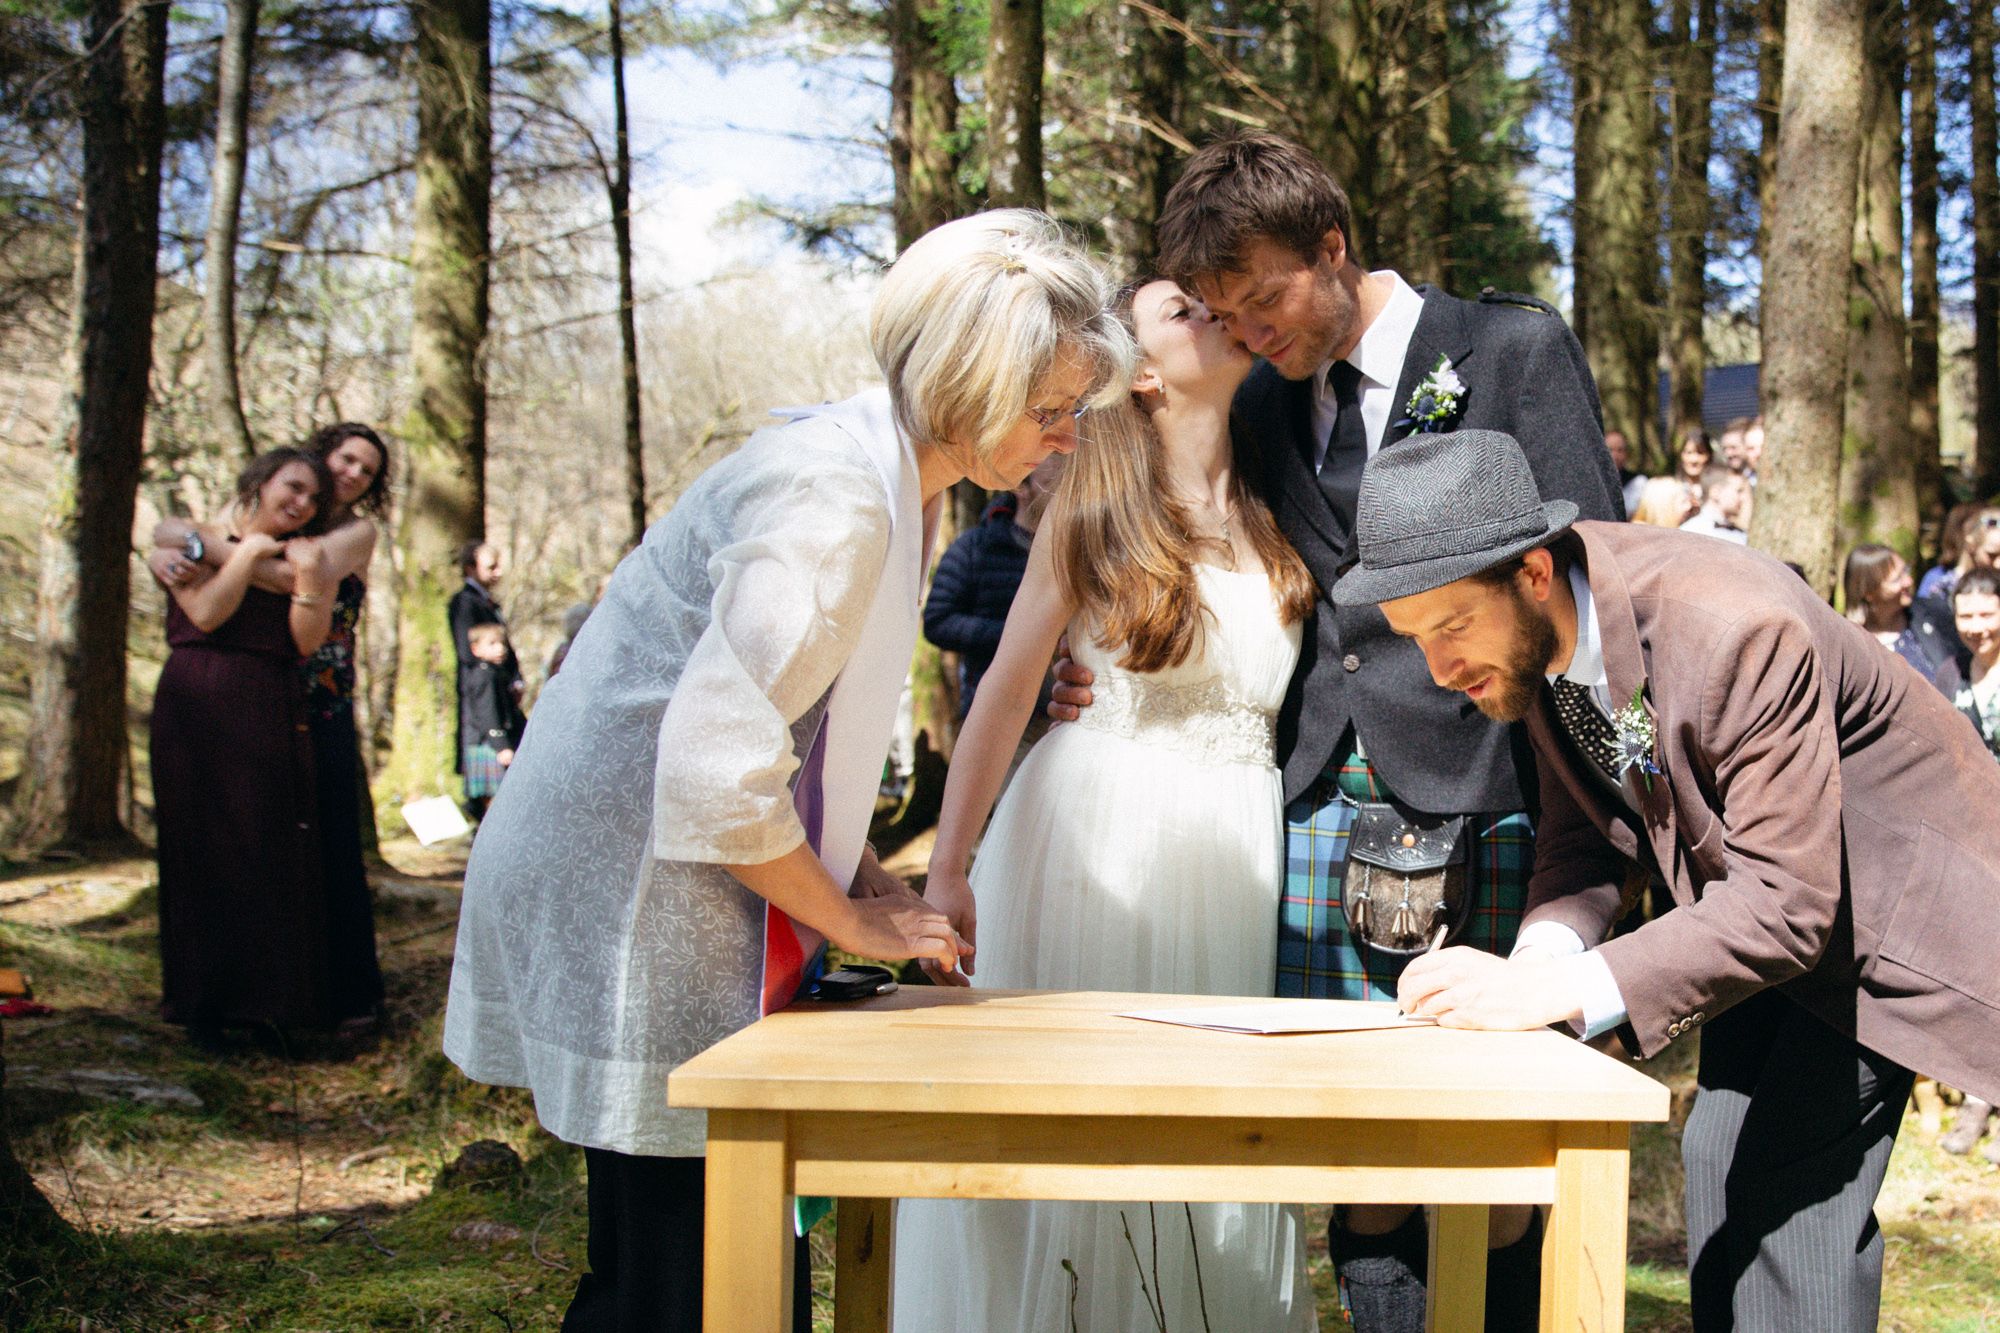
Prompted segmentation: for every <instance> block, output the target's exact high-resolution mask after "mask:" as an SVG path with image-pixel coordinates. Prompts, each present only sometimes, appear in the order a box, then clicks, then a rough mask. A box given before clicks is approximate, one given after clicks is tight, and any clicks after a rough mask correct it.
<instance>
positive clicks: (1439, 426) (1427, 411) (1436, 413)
mask: <svg viewBox="0 0 2000 1333" xmlns="http://www.w3.org/2000/svg"><path fill="white" fill-rule="evenodd" d="M1464 396H1465V381H1464V380H1462V379H1460V378H1459V377H1458V372H1457V371H1456V370H1453V369H1452V368H1451V358H1450V357H1448V356H1441V357H1439V358H1438V363H1437V365H1436V366H1434V367H1433V368H1432V369H1431V373H1430V374H1428V375H1426V376H1424V378H1423V380H1422V382H1421V383H1419V384H1418V385H1417V387H1416V389H1415V391H1414V392H1412V393H1411V394H1410V401H1409V403H1408V404H1407V405H1405V406H1404V408H1403V410H1404V411H1405V412H1407V413H1409V415H1408V416H1407V417H1405V418H1403V422H1402V423H1401V424H1406V425H1413V426H1415V427H1416V429H1417V433H1418V434H1420V435H1429V434H1433V433H1435V432H1437V431H1441V430H1443V429H1445V427H1446V426H1447V425H1449V424H1450V422H1451V419H1452V418H1453V417H1455V416H1457V415H1458V400H1459V399H1460V398H1462V397H1464Z"/></svg>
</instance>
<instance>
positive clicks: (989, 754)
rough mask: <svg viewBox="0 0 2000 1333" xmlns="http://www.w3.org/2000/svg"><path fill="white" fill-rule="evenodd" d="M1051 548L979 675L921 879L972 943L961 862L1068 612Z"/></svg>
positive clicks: (996, 790)
mask: <svg viewBox="0 0 2000 1333" xmlns="http://www.w3.org/2000/svg"><path fill="white" fill-rule="evenodd" d="M1048 550H1049V547H1048V545H1047V543H1037V544H1036V545H1035V547H1034V549H1033V550H1032V551H1031V552H1030V553H1029V556H1028V572H1027V574H1026V575H1025V576H1024V577H1023V578H1022V580H1021V589H1020V591H1019V592H1017V593H1016V594H1015V595H1014V607H1013V610H1012V611H1010V612H1009V613H1008V616H1007V628H1006V631H1005V632H1004V633H1003V634H1002V635H1001V637H1000V651H999V652H998V653H996V654H995V655H994V658H993V665H992V666H990V667H988V668H987V669H986V674H985V675H984V676H982V677H980V680H979V693H978V695H977V696H976V697H975V698H974V699H973V701H972V713H971V715H970V716H968V717H967V718H966V720H965V729H964V730H963V731H961V732H960V733H959V736H958V744H957V746H956V747H955V748H954V749H953V751H952V763H951V776H950V778H949V779H947V781H946V782H945V788H944V809H943V811H942V812H941V813H940V814H939V816H938V835H937V845H936V846H935V848H934V849H933V850H932V852H931V862H930V877H929V879H928V881H927V882H926V884H925V886H924V896H925V897H926V898H928V899H930V900H931V901H932V902H935V903H937V904H938V905H939V906H941V907H943V908H944V910H945V911H946V912H947V913H948V914H949V915H950V917H951V920H952V924H953V926H955V927H956V928H957V930H958V933H959V934H961V935H963V936H964V937H965V938H966V939H967V940H969V941H972V942H973V943H974V944H975V945H976V944H977V943H978V936H977V933H976V928H977V914H976V910H975V905H974V903H973V900H972V888H971V885H970V884H969V883H967V881H966V877H965V874H966V862H967V861H969V860H970V859H971V856H972V842H973V839H975V838H977V837H978V836H979V830H980V829H982V828H984V827H985V825H986V816H987V815H988V814H989V813H990V812H991V811H992V809H993V802H994V801H996V800H998V799H999V796H1000V784H1001V782H1002V780H1003V779H1005V777H1006V776H1007V763H1008V761H1009V760H1010V759H1011V758H1012V757H1013V754H1014V748H1015V746H1017V745H1019V744H1020V741H1021V733H1022V731H1023V730H1024V729H1025V728H1026V727H1027V725H1028V719H1029V718H1030V717H1031V716H1032V715H1033V714H1034V711H1035V700H1036V698H1037V696H1038V695H1039V694H1040V692H1041V687H1042V677H1043V676H1044V675H1045V674H1047V672H1048V669H1049V658H1050V657H1051V656H1052V655H1053V654H1054V652H1055V646H1056V640H1057V639H1058V638H1060V637H1061V636H1062V631H1063V626H1064V625H1065V624H1067V623H1068V621H1069V617H1070V607H1069V605H1068V603H1067V602H1066V601H1065V600H1064V598H1063V596H1062V592H1061V589H1060V588H1059V587H1058V586H1057V584H1056V578H1055V568H1054V561H1053V560H1052V558H1051V557H1050V556H1049V554H1048Z"/></svg>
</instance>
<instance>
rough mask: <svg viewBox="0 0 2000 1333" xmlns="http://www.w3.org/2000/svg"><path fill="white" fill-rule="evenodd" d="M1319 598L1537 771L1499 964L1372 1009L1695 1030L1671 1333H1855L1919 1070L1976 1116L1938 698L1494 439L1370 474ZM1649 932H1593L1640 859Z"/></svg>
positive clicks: (1978, 1020) (1424, 452)
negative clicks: (1556, 482)
mask: <svg viewBox="0 0 2000 1333" xmlns="http://www.w3.org/2000/svg"><path fill="white" fill-rule="evenodd" d="M1360 499H1361V503H1360V514H1361V519H1360V524H1359V527H1358V530H1357V539H1358V550H1359V557H1360V558H1359V561H1358V563H1357V564H1356V565H1355V566H1354V568H1353V569H1351V570H1349V571H1348V572H1347V574H1346V575H1344V576H1343V577H1342V578H1341V580H1340V581H1339V583H1337V584H1336V585H1335V586H1334V589H1333V595H1334V597H1335V599H1336V600H1337V601H1338V602H1340V603H1341V604H1342V605H1348V604H1357V603H1366V604H1379V605H1380V607H1381V609H1382V612H1383V614H1384V616H1385V617H1386V619H1387V621H1388V623H1389V625H1390V627H1391V628H1392V629H1393V630H1394V631H1395V632H1396V633H1397V634H1399V635H1401V636H1403V637H1404V638H1406V639H1407V640H1409V641H1410V642H1411V643H1412V644H1414V646H1415V647H1416V648H1417V649H1418V650H1419V651H1421V652H1422V654H1423V656H1424V659H1425V661H1426V663H1427V664H1428V667H1429V670H1430V673H1431V675H1432V677H1433V678H1434V679H1435V680H1436V682H1437V684H1438V685H1439V686H1440V687H1442V688H1445V689H1450V690H1456V691H1460V692H1462V693H1463V694H1464V695H1465V697H1467V698H1468V699H1470V700H1471V701H1472V703H1473V704H1474V705H1475V706H1476V707H1477V708H1478V709H1479V711H1480V712H1481V713H1483V714H1485V715H1486V716H1488V717H1491V718H1494V719H1496V720H1498V721H1506V722H1511V721H1516V720H1522V721H1525V723H1526V725H1527V732H1528V736H1529V738H1530V740H1531V742H1532V743H1533V746H1534V755H1535V760H1536V763H1537V766H1538V768H1539V771H1540V774H1541V783H1540V793H1541V810H1540V823H1539V827H1538V829H1537V837H1536V848H1535V866H1534V875H1533V878H1532V880H1531V881H1530V885H1529V892H1528V908H1527V914H1526V916H1525V918H1524V923H1523V926H1522V929H1521V934H1520V938H1519V941H1518V943H1517V945H1516V946H1515V949H1514V951H1513V953H1512V956H1511V957H1509V958H1507V959H1501V958H1499V957H1496V956H1494V955H1492V954H1487V953H1482V952H1479V951H1477V950H1472V949H1463V948H1450V949H1444V950H1442V951H1439V952H1437V953H1434V954H1431V955H1429V956H1427V957H1422V958H1419V959H1417V960H1415V961H1414V962H1413V963H1411V965H1410V966H1409V967H1408V968H1407V969H1406V970H1405V971H1404V973H1403V976H1402V980H1401V983H1400V994H1399V997H1398V998H1399V1002H1400V1003H1401V1005H1402V1006H1403V1008H1405V1009H1406V1010H1408V1011H1410V1012H1412V1013H1416V1014H1424V1015H1429V1016H1431V1017H1434V1018H1436V1019H1437V1020H1438V1021H1439V1022H1441V1023H1443V1024H1445V1025H1447V1026H1452V1027H1471V1028H1490V1029H1528V1028H1535V1027H1540V1026H1542V1025H1544V1024H1548V1023H1559V1022H1567V1023H1570V1024H1571V1025H1572V1026H1574V1027H1576V1028H1577V1029H1578V1030H1579V1031H1580V1032H1582V1033H1583V1034H1585V1035H1595V1034H1598V1033H1601V1032H1606V1031H1610V1030H1613V1029H1617V1030H1618V1031H1619V1032H1620V1033H1621V1035H1622V1036H1623V1038H1624V1040H1625V1042H1626V1043H1627V1045H1628V1046H1631V1047H1632V1048H1633V1049H1635V1050H1637V1051H1638V1052H1639V1053H1640V1054H1641V1055H1644V1056H1652V1055H1654V1054H1657V1053H1658V1052H1659V1051H1661V1050H1663V1049H1665V1048H1666V1047H1667V1046H1669V1045H1671V1044H1672V1043H1673V1042H1675V1041H1678V1040H1680V1039H1682V1038H1683V1037H1688V1036H1691V1035H1692V1034H1694V1033H1695V1032H1697V1031H1699V1032H1701V1033H1702V1038H1701V1044H1700V1072H1699V1075H1698V1093H1697V1096H1696V1099H1695V1103H1694V1107H1693V1110H1692V1112H1691V1113H1690V1115H1689V1117H1688V1122H1687V1127H1686V1130H1685V1132H1684V1134H1683V1136H1682V1142H1681V1153H1682V1158H1683V1161H1684V1163H1685V1165H1686V1173H1687V1174H1686V1188H1687V1219H1688V1259H1689V1265H1690V1275H1691V1294H1692V1304H1693V1316H1694V1327H1695V1329H1696V1330H1697V1331H1698V1333H1706V1331H1707V1330H1721V1329H1806V1328H1810V1329H1815V1330H1818V1329H1836V1330H1847V1329H1852V1330H1865V1329H1873V1328H1874V1327H1875V1326H1876V1322H1877V1316H1878V1313H1879V1308H1880V1303H1881V1274H1882V1236H1881V1232H1880V1230H1879V1228H1878V1227H1877V1225H1876V1222H1875V1218H1874V1215H1873V1207H1874V1201H1875V1196H1876V1194H1877V1192H1878V1190H1879V1189H1880V1187H1881V1184H1882V1179H1883V1175H1884V1172H1885V1171H1886V1170H1887V1167H1888V1160H1889V1153H1890V1150H1891V1148H1892V1147H1893V1146H1894V1142H1895V1137H1896V1130H1897V1128H1898V1126H1899V1125H1900V1123H1901V1118H1902V1108H1903V1106H1904V1104H1905V1103H1906V1102H1907V1100H1908V1098H1909V1094H1910V1086H1911V1082H1912V1079H1913V1071H1922V1072H1924V1073H1926V1074H1931V1075H1934V1076H1936V1077H1937V1078H1938V1079H1940V1080H1942V1081H1946V1082H1950V1083H1952V1084H1954V1085H1956V1086H1958V1087H1962V1088H1964V1089H1966V1090H1967V1092H1968V1093H1969V1094H1971V1095H1975V1096H1979V1097H1982V1098H1987V1099H1991V1098H1993V1097H1994V1096H1995V1095H1996V1094H2000V985H1996V983H1995V979H1994V978H1995V971H1994V966H1993V947H1992V929H1991V926H1992V923H1993V922H1994V921H1995V920H1996V919H2000V824H1996V822H1995V821H1994V819H1993V817H1992V811H1993V810H1994V809H1996V808H2000V769H1996V768H1995V767H1994V765H1993V763H1992V760H1991V757H1990V756H1989V755H1988V754H1987V753H1986V751H1985V748H1984V746H1983V744H1982V742H1981V740H1980V738H1979V736H1978V735H1977V734H1976V732H1975V731H1974V730H1973V728H1971V727H1969V726H1967V725H1966V724H1965V720H1964V718H1962V717H1961V716H1959V715H1958V714H1957V713H1956V712H1955V711H1954V710H1953V708H1952V706H1951V704H1950V701H1949V700H1947V699H1946V698H1945V697H1944V696H1943V695H1942V694H1940V693H1938V691H1936V690H1935V689H1932V688H1930V687H1929V685H1928V683H1927V682H1926V681H1925V680H1924V679H1923V678H1922V677H1921V676H1919V675H1918V674H1917V673H1916V672H1915V671H1913V670H1911V669H1910V667H1909V666H1908V665H1907V664H1905V663H1904V662H1902V661H1901V659H1899V658H1897V657H1896V656H1894V655H1893V654H1890V653H1884V652H1883V651H1882V650H1881V647H1880V646H1879V645H1878V644H1876V643H1875V642H1874V641H1873V639H1872V638H1871V636H1869V635H1868V634H1867V633H1866V632H1864V631H1862V630H1860V629H1859V627H1857V626H1856V625H1854V624H1852V623H1851V622H1849V621H1848V620H1846V619H1844V618H1843V617H1841V616H1839V615H1837V614H1835V612H1834V611H1833V609H1832V608H1831V607H1829V606H1828V605H1827V604H1826V603H1825V602H1823V601H1821V600H1820V599H1819V598H1818V597H1817V596H1815V595H1814V594H1813V592H1812V590H1811V588H1810V587H1808V586H1807V585H1806V583H1805V582H1804V581H1802V580H1801V579H1799V578H1798V577H1797V576H1796V575H1795V574H1794V573H1793V572H1792V571H1791V570H1789V569H1787V568H1786V567H1785V566H1783V565H1781V564H1779V563H1778V562H1777V561H1775V560H1772V559H1770V558H1768V557H1766V556H1764V555H1761V554H1758V553H1757V552H1754V551H1750V550H1747V549H1744V548H1741V547H1736V546H1731V545H1727V544H1724V543H1720V542H1714V541H1709V540H1707V539H1705V538H1703V537H1700V536H1698V535H1690V534H1687V533H1681V532H1675V531H1671V530H1661V529H1655V528H1646V527H1636V526H1630V525H1627V524H1622V523H1602V522H1578V521H1577V515H1576V509H1575V506H1573V505H1571V504H1568V503H1565V502H1562V501H1545V500H1543V499H1542V497H1541V495H1540V493H1539V491H1538V488H1537V486H1536V484H1535V479H1534V476H1533V474H1532V472H1531V471H1530V469H1529V466H1528V463H1527V460H1526V458H1525V457H1524V455H1523V453H1522V451H1521V448H1520V446H1519V445H1517V444H1516V443H1515V442H1514V441H1513V440H1512V439H1511V438H1509V437H1508V436H1506V435H1503V434H1499V433H1495V432H1489V431H1461V432H1457V433H1455V434H1441V435H1434V436H1428V437H1426V438H1424V439H1422V440H1420V441H1412V442H1410V443H1408V444H1405V445H1403V446H1402V447H1400V448H1397V449H1394V450H1388V451H1385V452H1384V453H1383V454H1381V455H1380V456H1379V457H1377V458H1376V459H1374V460H1372V461H1371V462H1370V463H1369V464H1368V466H1367V469H1366V471H1365V472H1364V473H1363V476H1362V481H1361V496H1360ZM1635 865H1636V866H1639V867H1643V868H1647V869H1651V870H1654V871H1656V872H1657V873H1658V874H1659V875H1660V876H1661V877H1662V878H1663V879H1664V881H1665V883H1666V885H1667V887H1668V890H1669V891H1670V892H1671V894H1672V896H1673V900H1674V904H1675V907H1674V910H1673V911H1670V912H1667V913H1665V914H1663V915H1661V916H1659V917H1656V918H1655V919H1653V920H1651V921H1648V922H1646V923H1645V924H1643V925H1641V926H1640V927H1639V928H1638V929H1637V930H1635V931H1632V932H1631V933H1629V934H1627V935H1624V936H1621V937H1619V938H1616V939H1609V938H1607V936H1608V935H1609V933H1610V930H1611V926H1612V923H1613V922H1614V920H1615V919H1616V918H1617V916H1618V914H1619V906H1620V887H1621V885H1622V884H1624V883H1625V882H1626V881H1627V878H1628V876H1629V873H1630V871H1631V869H1632V868H1633V867H1634V866H1635Z"/></svg>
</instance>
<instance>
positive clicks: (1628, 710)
mask: <svg viewBox="0 0 2000 1333" xmlns="http://www.w3.org/2000/svg"><path fill="white" fill-rule="evenodd" d="M1645 696H1646V685H1645V682H1643V681H1641V682H1640V684H1639V688H1637V689H1635V690H1633V691H1632V702H1631V703H1629V704H1626V705H1625V706H1624V707H1623V708H1621V709H1619V710H1618V711H1617V712H1616V713H1613V714H1612V715H1611V727H1612V730H1613V731H1615V732H1616V733H1617V738H1618V774H1617V776H1619V777H1621V778H1622V777H1624V776H1625V773H1626V771H1627V770H1628V769H1633V768H1636V769H1638V770H1639V781H1640V783H1641V784H1642V785H1643V786H1644V787H1645V788H1646V791H1647V792H1648V793H1651V791H1652V790H1653V779H1654V778H1655V777H1656V776H1658V775H1659V772H1660V766H1659V765H1658V764H1657V763H1655V762H1653V739H1654V737H1653V719H1652V718H1650V717H1648V716H1647V715H1646V704H1645Z"/></svg>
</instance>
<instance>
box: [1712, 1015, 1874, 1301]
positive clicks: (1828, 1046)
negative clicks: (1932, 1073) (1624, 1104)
mask: <svg viewBox="0 0 2000 1333" xmlns="http://www.w3.org/2000/svg"><path fill="white" fill-rule="evenodd" d="M1913 1082H1914V1075H1912V1074H1911V1072H1910V1071H1909V1070H1907V1069H1904V1068H1903V1067H1902V1066H1901V1065H1898V1064H1896V1063H1895V1062H1894V1061H1892V1060H1889V1059H1887V1058H1886V1057H1884V1056H1881V1055H1877V1054H1876V1053H1875V1052H1873V1051H1870V1050H1867V1049H1865V1048H1864V1047H1862V1046H1860V1045H1858V1044H1857V1043H1856V1042H1855V1041H1854V1039H1853V1038H1852V1037H1848V1036H1844V1035H1842V1034H1841V1033H1839V1032H1836V1031H1834V1030H1833V1029H1832V1028H1831V1027H1829V1026H1827V1025H1826V1024H1825V1023H1823V1022H1821V1021H1820V1020H1819V1019H1817V1018H1815V1017H1813V1016H1812V1015H1811V1014H1809V1013H1807V1012H1806V1011H1805V1010H1803V1009H1801V1008H1799V1007H1798V1006H1797V1005H1795V1004H1793V1003H1792V1002H1791V1001H1790V1000H1788V999H1787V998H1785V996H1783V995H1781V994H1779V993H1778V992H1776V991H1765V992H1763V993H1761V994H1758V995H1754V996H1752V997H1751V998H1750V999H1748V1000H1745V1001H1744V1002H1743V1003H1741V1004H1739V1005H1737V1006H1736V1007H1735V1008H1733V1009H1730V1010H1728V1011H1727V1012H1726V1013H1723V1014H1720V1015H1718V1016H1717V1017H1716V1018H1714V1019H1712V1020H1710V1021H1709V1022H1708V1023H1707V1024H1706V1025H1705V1026H1704V1027H1703V1028H1702V1030H1701V1072H1700V1078H1699V1091H1698V1093H1697V1095H1696V1097H1695V1103H1694V1109H1693V1111H1692V1112H1691V1113H1690V1114H1689V1116H1688V1122H1687V1128H1686V1130H1685V1131H1684V1132H1683V1133H1682V1135H1681V1160H1682V1162H1683V1164H1684V1165H1685V1166H1686V1169H1687V1225H1688V1266H1689V1273H1690V1286H1691V1289H1692V1296H1693V1306H1694V1327H1695V1329H1696V1330H1697V1333H1716V1331H1718V1330H1734V1329H1743V1330H1763V1329H1808V1328H1809V1329H1813V1330H1815V1333H1843V1331H1844V1330H1849V1329H1852V1330H1856V1331H1857V1333H1860V1331H1862V1330H1872V1329H1873V1328H1874V1327H1875V1325H1876V1317H1877V1314H1878V1313H1879V1311H1880V1309H1881V1304H1882V1232H1881V1229H1880V1227H1879V1226H1877V1225H1876V1221H1875V1212H1874V1209H1875V1196H1876V1194H1877V1193H1878V1192H1879V1191H1880V1190H1881V1188H1882V1177H1883V1175H1884V1173H1886V1172H1887V1171H1888V1169H1889V1152H1890V1150H1891V1149H1892V1148H1894V1147H1895V1144H1896V1131H1897V1129H1898V1128H1900V1127H1901V1125H1902V1118H1903V1104H1904V1103H1905V1102H1907V1101H1908V1100H1909V1098H1910V1086H1911V1084H1912V1083H1913Z"/></svg>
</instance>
